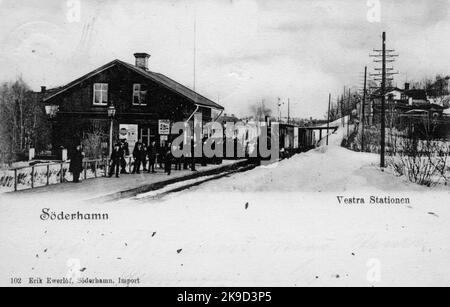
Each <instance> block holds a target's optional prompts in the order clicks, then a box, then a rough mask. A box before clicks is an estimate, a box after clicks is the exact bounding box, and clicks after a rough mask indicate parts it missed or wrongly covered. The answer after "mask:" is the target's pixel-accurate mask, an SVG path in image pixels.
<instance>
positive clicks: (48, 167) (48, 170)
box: [47, 164, 50, 185]
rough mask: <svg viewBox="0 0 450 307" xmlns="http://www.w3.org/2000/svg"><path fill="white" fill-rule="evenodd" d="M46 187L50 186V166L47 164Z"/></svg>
mask: <svg viewBox="0 0 450 307" xmlns="http://www.w3.org/2000/svg"><path fill="white" fill-rule="evenodd" d="M47 185H50V164H47Z"/></svg>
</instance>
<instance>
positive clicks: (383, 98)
mask: <svg viewBox="0 0 450 307" xmlns="http://www.w3.org/2000/svg"><path fill="white" fill-rule="evenodd" d="M382 52H383V63H382V72H381V75H382V76H381V78H382V80H381V162H380V166H381V167H382V168H385V167H386V32H383V51H382Z"/></svg>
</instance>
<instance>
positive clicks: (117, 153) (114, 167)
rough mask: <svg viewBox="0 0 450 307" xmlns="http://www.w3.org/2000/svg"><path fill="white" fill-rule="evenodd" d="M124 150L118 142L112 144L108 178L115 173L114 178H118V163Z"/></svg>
mask: <svg viewBox="0 0 450 307" xmlns="http://www.w3.org/2000/svg"><path fill="white" fill-rule="evenodd" d="M123 155H124V152H123V150H122V147H121V146H120V144H116V145H115V146H114V149H113V152H112V153H111V167H110V168H109V178H111V177H112V176H113V173H114V172H115V173H116V178H119V172H120V164H121V161H122V158H123Z"/></svg>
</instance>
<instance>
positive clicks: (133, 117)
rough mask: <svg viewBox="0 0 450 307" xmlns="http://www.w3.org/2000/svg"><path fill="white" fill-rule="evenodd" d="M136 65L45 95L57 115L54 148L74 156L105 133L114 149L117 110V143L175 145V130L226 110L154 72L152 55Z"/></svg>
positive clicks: (98, 72) (106, 69) (103, 70)
mask: <svg viewBox="0 0 450 307" xmlns="http://www.w3.org/2000/svg"><path fill="white" fill-rule="evenodd" d="M134 56H135V58H136V63H135V65H131V64H128V63H126V62H123V61H120V60H114V61H112V62H109V63H107V64H105V65H103V66H101V67H99V68H97V69H95V70H93V71H91V72H90V73H88V74H86V75H84V76H82V77H81V78H79V79H76V80H74V81H72V82H70V83H68V84H67V85H65V86H62V87H60V88H57V89H50V90H46V89H45V88H43V89H42V92H43V96H44V98H43V103H44V104H45V105H46V107H47V108H48V109H49V110H52V109H53V110H56V111H57V112H53V113H54V114H52V115H54V118H53V136H52V144H53V148H54V149H56V148H59V147H65V148H68V149H69V150H70V149H72V148H73V147H74V146H75V145H76V144H79V143H80V141H82V140H83V139H84V138H85V137H86V135H87V134H89V133H94V132H95V133H100V135H101V136H102V147H104V149H107V148H108V143H109V137H108V136H109V129H110V117H109V116H108V109H109V108H110V107H111V106H114V108H115V110H116V115H115V117H114V120H113V139H114V141H116V140H118V139H119V138H130V143H133V142H136V141H138V140H139V141H142V142H144V143H147V144H148V143H150V142H151V141H156V142H157V143H160V144H161V145H164V143H166V142H167V141H169V140H170V138H171V137H173V136H171V135H170V124H171V123H174V122H179V121H186V122H189V124H190V125H191V126H193V125H194V120H197V121H198V120H199V118H200V116H201V117H202V120H203V122H209V121H211V120H213V119H215V118H213V117H214V114H215V113H218V112H221V111H222V110H223V109H224V108H223V107H222V106H221V105H219V104H217V103H215V102H214V101H212V100H210V99H208V98H206V97H204V96H202V95H200V94H198V93H196V92H194V91H193V90H191V89H189V88H187V87H186V86H183V85H182V84H180V83H178V82H176V81H174V80H172V79H171V78H169V77H167V76H165V75H163V74H160V73H156V72H152V71H150V70H149V68H148V59H149V58H150V55H149V54H147V53H136V54H135V55H134ZM130 145H132V144H130Z"/></svg>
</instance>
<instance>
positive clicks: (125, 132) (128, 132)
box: [119, 124, 139, 150]
mask: <svg viewBox="0 0 450 307" xmlns="http://www.w3.org/2000/svg"><path fill="white" fill-rule="evenodd" d="M119 129H120V130H119V138H120V139H121V140H126V141H127V142H128V146H129V148H130V149H131V150H132V149H133V148H134V146H135V145H136V143H137V142H138V138H139V134H138V125H128V124H121V125H120V126H119Z"/></svg>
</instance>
